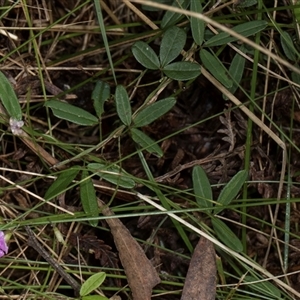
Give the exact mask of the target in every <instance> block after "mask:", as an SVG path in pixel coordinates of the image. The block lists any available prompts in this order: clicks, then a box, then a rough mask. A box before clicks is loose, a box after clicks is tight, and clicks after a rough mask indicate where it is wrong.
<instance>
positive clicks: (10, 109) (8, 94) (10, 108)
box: [0, 71, 22, 121]
mask: <svg viewBox="0 0 300 300" xmlns="http://www.w3.org/2000/svg"><path fill="white" fill-rule="evenodd" d="M0 99H1V101H2V104H3V106H4V107H5V109H6V111H7V113H8V115H9V116H10V117H11V118H13V119H15V120H16V121H21V120H22V110H21V106H20V103H19V100H18V98H17V96H16V93H15V91H14V89H13V88H12V86H11V84H10V82H9V80H8V79H7V78H6V76H5V75H4V74H3V73H2V72H1V71H0Z"/></svg>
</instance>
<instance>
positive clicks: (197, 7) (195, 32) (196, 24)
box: [190, 1, 205, 46]
mask: <svg viewBox="0 0 300 300" xmlns="http://www.w3.org/2000/svg"><path fill="white" fill-rule="evenodd" d="M190 10H191V11H194V12H197V13H202V11H203V9H202V4H201V1H191V8H190ZM204 28H205V23H204V22H203V21H202V20H199V19H197V18H195V17H191V30H192V36H193V39H194V41H195V43H196V44H197V45H199V46H201V45H202V43H203V40H204Z"/></svg>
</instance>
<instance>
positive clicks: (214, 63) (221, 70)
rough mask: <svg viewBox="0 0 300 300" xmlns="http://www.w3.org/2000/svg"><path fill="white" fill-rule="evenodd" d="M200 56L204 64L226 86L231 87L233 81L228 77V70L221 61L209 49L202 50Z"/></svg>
mask: <svg viewBox="0 0 300 300" xmlns="http://www.w3.org/2000/svg"><path fill="white" fill-rule="evenodd" d="M200 58H201V61H202V63H203V64H204V66H205V67H206V68H207V69H208V70H209V72H210V73H211V74H212V75H213V76H214V77H215V78H216V79H217V80H219V81H220V82H221V83H222V84H223V85H224V86H225V87H227V88H231V87H232V85H233V83H232V80H231V79H230V78H229V77H228V70H227V69H226V68H225V67H224V65H223V64H222V63H221V61H220V60H219V59H218V58H217V57H216V56H214V55H212V54H211V53H209V52H208V51H207V50H205V49H202V50H200Z"/></svg>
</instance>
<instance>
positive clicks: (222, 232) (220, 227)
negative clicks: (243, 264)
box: [211, 217, 243, 252]
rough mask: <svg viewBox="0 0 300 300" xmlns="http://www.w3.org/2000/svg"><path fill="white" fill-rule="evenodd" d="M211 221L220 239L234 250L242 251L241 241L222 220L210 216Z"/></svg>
mask: <svg viewBox="0 0 300 300" xmlns="http://www.w3.org/2000/svg"><path fill="white" fill-rule="evenodd" d="M211 222H212V225H213V227H214V231H215V233H216V235H217V237H218V238H219V239H220V241H222V242H223V243H224V244H225V245H226V246H228V247H229V248H231V249H232V250H234V251H236V252H242V251H243V245H242V243H241V241H240V240H239V238H238V237H237V236H236V235H235V234H234V233H233V231H232V230H231V229H230V228H229V227H228V226H227V225H226V224H225V223H224V222H223V221H221V220H220V219H217V218H215V217H212V218H211Z"/></svg>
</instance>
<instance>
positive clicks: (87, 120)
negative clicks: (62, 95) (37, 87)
mask: <svg viewBox="0 0 300 300" xmlns="http://www.w3.org/2000/svg"><path fill="white" fill-rule="evenodd" d="M45 106H46V107H49V108H51V109H52V112H53V114H54V115H55V116H56V117H58V118H60V119H63V120H67V121H70V122H73V123H75V124H78V125H85V126H91V125H95V124H97V123H98V119H97V118H96V117H95V116H93V115H92V114H90V113H89V112H87V111H86V110H84V109H82V108H79V107H77V106H74V105H71V104H69V103H66V102H62V101H58V100H49V101H47V102H46V103H45Z"/></svg>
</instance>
